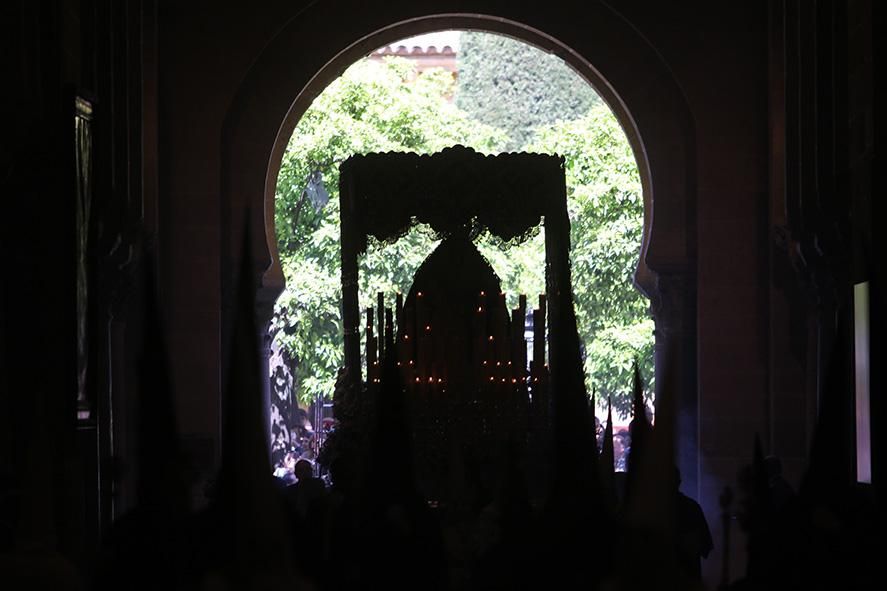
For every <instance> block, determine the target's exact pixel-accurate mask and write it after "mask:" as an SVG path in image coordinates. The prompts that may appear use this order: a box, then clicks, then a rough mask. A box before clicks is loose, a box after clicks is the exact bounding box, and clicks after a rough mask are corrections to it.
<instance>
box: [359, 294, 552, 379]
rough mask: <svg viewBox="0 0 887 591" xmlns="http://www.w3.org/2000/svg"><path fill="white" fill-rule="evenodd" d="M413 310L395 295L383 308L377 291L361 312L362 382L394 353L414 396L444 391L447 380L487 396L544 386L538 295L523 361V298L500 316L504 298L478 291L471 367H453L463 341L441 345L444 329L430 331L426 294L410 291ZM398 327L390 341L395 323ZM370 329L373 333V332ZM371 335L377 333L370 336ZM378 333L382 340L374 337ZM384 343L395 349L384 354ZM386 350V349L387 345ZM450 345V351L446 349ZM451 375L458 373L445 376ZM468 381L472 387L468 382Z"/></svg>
mask: <svg viewBox="0 0 887 591" xmlns="http://www.w3.org/2000/svg"><path fill="white" fill-rule="evenodd" d="M414 301H415V309H413V308H410V307H407V308H406V309H404V305H403V296H402V295H401V294H397V295H396V298H395V307H394V309H393V310H392V309H391V308H386V307H385V297H384V294H383V293H381V292H380V293H379V294H377V306H376V308H375V310H374V309H373V308H372V307H370V308H367V310H366V321H367V323H366V333H365V334H366V361H367V382H368V384H370V385H373V384H378V383H379V382H380V380H381V360H382V359H383V357H384V356H385V355H386V354H392V353H393V354H394V355H395V356H396V359H397V364H398V366H399V367H400V368H401V379H402V381H403V383H404V384H405V385H407V388H408V389H409V390H412V391H416V390H418V391H420V392H440V393H444V392H446V390H447V387H448V385H450V384H451V383H452V382H454V381H455V382H459V383H460V384H461V385H462V386H463V387H465V386H467V385H468V384H471V385H473V387H474V388H475V389H476V390H482V391H491V392H513V391H515V390H518V391H520V392H524V393H525V392H526V390H527V387H528V386H529V387H530V388H532V389H534V390H538V389H539V388H540V386H541V385H542V384H540V382H543V383H544V382H546V381H547V380H546V377H547V366H546V364H545V335H546V331H545V318H546V299H545V295H544V294H540V295H539V306H538V308H536V309H535V310H533V312H532V314H533V359H532V360H531V363H530V364H529V368H528V363H527V361H528V359H527V342H526V339H525V336H524V319H525V318H526V309H527V298H526V296H525V295H521V296H520V297H519V302H518V307H517V308H514V309H512V310H511V311H510V319H509V318H508V315H506V314H505V313H503V312H505V311H506V310H507V307H506V303H505V294H504V293H499V294H489V293H487V292H485V291H481V292H479V293H478V296H477V306H476V308H475V310H474V313H473V314H472V320H471V334H470V335H469V338H470V339H471V341H472V342H471V343H470V346H471V357H472V359H471V367H470V368H463V367H454V365H456V364H458V360H460V359H462V357H460V355H464V351H463V350H462V349H464V347H465V346H468V343H464V342H459V343H454V342H452V341H449V342H447V341H446V340H445V339H444V337H443V336H442V334H443V332H444V331H435V330H434V326H433V322H432V320H433V319H434V318H435V316H438V317H439V316H440V315H439V314H438V315H436V314H435V313H434V310H431V309H430V306H429V305H428V304H427V301H428V298H427V295H426V294H424V293H422V292H421V291H420V292H417V293H416V297H415V300H414ZM395 319H396V320H397V326H398V327H403V330H402V331H401V334H400V335H399V336H398V338H397V340H396V342H395V337H394V335H395V330H396V327H395V322H394V320H395ZM374 328H375V330H374ZM376 331H377V333H376ZM375 334H378V335H384V338H381V339H380V338H379V337H377V336H375ZM386 343H394V349H395V351H388V352H386V351H385V347H386ZM388 346H390V345H388ZM448 347H450V348H451V349H453V350H451V351H448V350H447V348H448ZM451 372H454V373H458V374H459V375H451ZM466 372H467V373H466ZM450 378H453V379H452V380H451V379H450ZM472 383H473V384H472Z"/></svg>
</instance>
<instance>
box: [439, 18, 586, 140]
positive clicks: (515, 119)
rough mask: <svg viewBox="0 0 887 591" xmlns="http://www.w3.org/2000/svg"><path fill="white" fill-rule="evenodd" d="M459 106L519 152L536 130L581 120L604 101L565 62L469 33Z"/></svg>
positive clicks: (462, 41)
mask: <svg viewBox="0 0 887 591" xmlns="http://www.w3.org/2000/svg"><path fill="white" fill-rule="evenodd" d="M459 43H460V49H459V56H458V60H459V81H458V89H457V92H456V104H457V105H458V106H459V107H460V108H461V109H463V110H465V111H466V112H467V113H468V114H469V115H470V116H471V117H472V118H474V119H476V120H477V121H480V122H482V123H486V124H487V125H492V126H494V127H498V128H499V129H502V130H504V131H505V132H506V133H508V137H509V141H508V144H507V146H506V149H508V150H520V149H521V148H523V146H525V145H527V143H529V142H530V141H532V139H533V133H534V130H535V129H536V128H539V127H540V126H543V125H548V124H552V123H555V122H557V121H560V120H562V121H567V120H571V119H577V118H579V117H582V116H584V115H585V114H586V113H588V111H589V109H591V107H592V106H594V105H596V104H600V103H601V100H600V98H599V97H598V95H597V93H596V92H594V90H593V89H592V88H591V87H590V86H589V85H588V83H587V82H585V80H583V79H582V77H581V76H579V75H578V74H577V73H576V72H575V71H573V70H572V69H571V68H570V67H569V66H568V65H567V64H566V63H565V62H564V61H563V60H561V59H560V58H558V57H556V56H554V55H551V54H548V53H546V52H544V51H542V50H540V49H538V48H536V47H533V46H532V45H528V44H526V43H523V42H521V41H517V40H515V39H511V38H509V37H503V36H501V35H490V34H489V33H482V32H475V31H466V32H463V33H462V35H461V38H460V42H459Z"/></svg>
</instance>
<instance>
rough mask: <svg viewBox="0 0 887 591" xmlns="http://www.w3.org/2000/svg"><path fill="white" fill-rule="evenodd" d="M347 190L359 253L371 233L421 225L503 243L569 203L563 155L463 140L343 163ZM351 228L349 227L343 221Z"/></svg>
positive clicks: (396, 233) (390, 237) (382, 236)
mask: <svg viewBox="0 0 887 591" xmlns="http://www.w3.org/2000/svg"><path fill="white" fill-rule="evenodd" d="M340 170H341V176H340V187H341V192H340V194H342V195H343V196H344V195H350V199H349V201H350V203H343V206H345V207H347V208H349V210H350V211H348V212H347V214H346V212H345V211H344V210H343V212H342V214H343V219H344V217H345V216H346V215H348V216H349V218H350V220H351V223H352V224H353V225H352V227H351V231H352V232H353V234H352V236H353V237H354V238H355V240H356V244H355V246H356V247H357V250H358V252H364V251H365V250H366V246H367V238H368V237H373V238H375V239H376V240H379V241H382V242H394V241H396V240H397V239H398V238H400V237H402V236H403V235H405V234H406V233H407V232H408V231H409V230H410V228H412V227H413V226H415V225H418V224H427V225H428V226H429V227H430V228H431V230H432V231H433V232H434V234H435V235H436V237H437V238H440V239H445V238H448V237H450V236H453V235H457V234H466V235H468V236H469V237H471V238H475V237H477V236H478V235H480V234H481V233H483V232H489V234H490V235H491V236H493V237H494V238H496V239H498V240H499V241H500V243H501V244H503V245H505V244H518V243H521V242H523V241H525V240H526V239H528V238H529V237H530V236H532V235H534V234H535V233H536V232H537V231H538V228H539V226H540V224H541V222H542V218H543V216H544V215H545V214H546V213H547V212H550V211H552V208H553V207H554V208H557V207H561V208H562V207H564V204H563V203H558V200H560V201H563V199H564V194H565V179H564V160H563V158H562V157H560V156H550V155H547V154H525V153H509V154H499V155H496V156H484V155H483V154H479V153H477V152H475V151H474V150H472V149H471V148H466V147H464V146H454V147H452V148H446V149H444V150H443V151H441V152H439V153H437V154H433V155H418V154H405V153H396V152H388V153H382V154H379V153H374V154H366V155H357V156H352V157H351V158H349V159H348V160H346V161H345V162H344V163H342V165H341V169H340ZM343 230H344V227H343Z"/></svg>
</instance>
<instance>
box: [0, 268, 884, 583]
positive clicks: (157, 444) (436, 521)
mask: <svg viewBox="0 0 887 591" xmlns="http://www.w3.org/2000/svg"><path fill="white" fill-rule="evenodd" d="M247 259H248V257H244V260H245V261H246V260H247ZM146 267H147V268H150V265H146ZM252 280H253V276H252V274H251V270H250V269H249V268H248V266H247V265H246V263H244V266H243V268H242V270H241V279H240V284H239V294H240V295H239V301H240V303H239V305H238V307H237V317H236V320H235V322H234V324H233V326H234V336H233V339H232V344H231V353H230V355H231V360H230V363H229V367H230V370H229V374H228V375H227V376H226V383H227V388H226V391H225V399H224V414H225V424H224V440H223V441H224V447H223V452H222V462H221V467H220V470H219V474H218V478H217V480H216V481H215V484H214V486H213V487H212V488H211V489H210V490H209V491H208V496H209V497H210V498H209V502H208V504H207V506H206V507H205V508H204V509H202V510H199V511H194V510H192V509H191V507H190V505H189V493H188V486H189V483H188V482H187V473H188V470H187V466H186V465H185V462H184V456H183V452H182V450H181V448H180V446H179V443H178V442H179V439H178V435H177V431H176V423H175V416H174V412H173V393H172V389H171V381H170V378H169V372H168V367H167V360H166V354H167V350H166V347H165V345H164V342H163V336H162V335H163V333H162V328H161V326H162V325H161V322H160V314H159V310H158V308H157V302H156V300H155V298H154V297H153V294H154V286H153V280H151V279H150V278H149V280H148V281H146V283H147V285H148V293H147V305H146V310H147V315H148V317H147V319H146V323H145V326H146V327H147V334H146V339H145V345H144V354H143V359H142V371H141V388H140V391H141V393H142V395H141V402H140V406H139V418H140V423H139V424H140V430H139V434H138V436H139V442H140V444H139V446H138V449H139V456H138V458H137V462H136V463H137V466H138V470H139V476H138V503H137V506H136V508H135V509H133V510H132V511H131V512H129V513H128V514H127V515H125V516H123V517H121V518H119V519H118V520H117V521H116V522H115V523H114V525H113V528H112V531H111V534H110V535H109V536H108V538H107V540H106V541H105V546H104V550H103V552H102V554H101V556H100V558H99V560H98V562H97V564H95V565H94V567H93V568H91V569H86V570H84V569H79V570H78V569H76V568H75V567H74V566H73V565H71V564H70V563H68V562H67V561H66V560H65V559H64V558H62V557H61V556H60V555H59V554H58V553H57V552H56V551H55V550H54V548H53V542H52V531H51V525H50V520H48V519H47V516H46V515H45V510H46V507H49V506H51V503H49V502H47V495H48V493H47V485H46V479H45V478H40V475H39V455H40V453H41V450H40V448H39V437H38V438H37V441H38V442H37V443H35V446H34V454H35V458H33V459H32V460H31V461H30V462H31V463H30V464H29V465H32V468H34V469H33V470H32V472H34V474H33V475H32V476H33V477H32V478H31V480H29V481H26V482H22V483H21V484H20V486H19V491H20V494H19V495H18V497H17V498H16V499H15V501H16V503H17V504H16V506H17V508H18V511H17V514H18V519H17V521H16V523H15V527H14V528H11V529H10V532H7V535H6V538H5V547H4V548H3V555H2V558H0V564H2V566H3V576H4V581H6V582H9V583H11V584H12V585H11V586H10V587H5V585H4V588H18V587H21V588H50V587H51V588H53V589H74V588H95V589H121V588H126V589H274V590H280V589H317V590H330V591H337V590H345V589H365V588H381V589H441V590H445V589H454V590H463V589H464V590H493V589H502V590H505V589H515V590H519V589H549V588H559V587H566V588H585V589H601V590H622V589H626V590H627V589H696V588H702V579H701V561H702V560H704V559H705V558H706V557H708V556H709V555H710V553H712V552H713V551H718V552H724V551H725V549H724V548H715V544H714V543H713V541H712V537H711V534H710V532H709V528H708V525H707V523H706V521H705V517H704V516H703V514H702V511H701V509H700V507H699V505H698V504H697V503H696V502H695V501H694V500H693V499H691V498H689V497H687V496H686V495H684V494H683V493H681V492H680V474H679V472H677V470H676V468H675V467H674V462H673V453H674V452H673V448H674V443H673V442H674V432H673V429H674V423H675V421H674V408H673V401H672V400H671V398H670V392H669V384H668V371H666V372H665V374H666V383H665V385H664V387H663V388H662V392H663V394H662V395H661V396H660V399H659V400H658V401H657V414H656V425H655V428H654V427H653V426H652V425H651V424H650V422H649V421H648V418H647V415H646V412H645V408H644V403H643V399H642V396H641V387H640V379H639V376H638V375H637V373H636V374H635V375H636V377H635V383H634V396H635V398H634V401H635V402H634V404H635V413H634V419H633V421H632V424H631V428H630V431H631V433H630V434H631V447H630V453H629V455H628V458H629V461H628V466H627V470H628V471H627V473H625V474H620V473H618V472H615V471H614V433H613V421H612V416H608V418H607V421H606V425H605V428H604V429H603V433H602V435H600V439H601V444H600V449H598V445H597V443H596V441H597V439H598V437H599V436H598V434H597V433H596V432H595V425H594V424H593V423H592V421H590V420H586V419H588V417H589V413H587V412H582V413H579V414H576V413H572V414H570V415H567V414H566V413H565V412H563V411H561V414H560V415H558V414H555V424H556V425H558V426H559V427H560V429H561V432H560V434H555V436H554V437H553V438H552V441H551V444H550V453H551V454H552V455H551V457H550V458H549V461H550V469H548V470H546V469H544V467H543V466H541V465H539V461H538V459H533V458H529V459H528V458H527V457H526V456H525V455H523V456H522V455H521V452H520V450H521V449H522V448H521V446H519V445H507V446H504V447H503V449H502V450H501V451H500V453H499V458H500V462H499V463H500V466H501V467H500V469H499V470H497V471H495V473H490V472H489V471H485V470H484V469H482V468H481V467H479V465H478V464H477V462H475V461H473V460H472V458H471V456H470V454H466V453H462V454H460V453H458V450H457V453H456V455H457V456H458V457H459V458H460V459H459V461H458V462H455V463H454V465H455V466H456V468H455V469H453V470H452V472H453V473H452V474H450V475H449V480H450V482H451V488H452V491H453V492H454V494H452V495H451V497H450V498H452V499H453V501H452V502H451V503H449V504H447V505H446V506H435V505H433V504H429V503H428V500H427V499H425V498H422V496H421V495H420V494H419V493H418V492H417V488H416V485H415V482H414V466H413V465H412V456H411V454H410V433H409V429H408V426H407V421H406V415H405V400H404V397H403V390H402V388H401V387H400V385H399V373H398V371H397V368H396V366H395V360H394V359H391V358H388V359H385V360H384V361H383V363H384V367H383V373H382V387H381V388H380V389H379V391H378V393H377V397H378V398H377V400H376V401H375V405H374V407H375V409H376V415H375V417H374V419H373V421H372V422H371V423H370V424H371V427H370V428H368V429H363V430H360V431H351V432H349V430H348V429H349V426H348V422H347V421H345V422H344V423H343V427H342V429H339V430H337V431H336V433H335V434H334V436H335V437H338V438H340V439H341V438H350V440H351V444H350V446H340V447H339V450H340V452H339V453H338V454H336V455H334V456H333V457H329V456H327V457H322V458H321V460H322V461H324V462H327V464H328V468H329V471H330V476H331V486H329V487H328V486H327V485H326V483H325V482H324V481H322V480H321V479H319V478H317V477H316V475H315V473H314V471H313V467H312V465H311V463H310V462H308V461H305V460H299V461H296V462H295V464H294V467H293V473H294V475H295V479H294V480H295V482H294V483H286V484H289V485H288V486H281V485H280V484H279V483H277V482H275V478H274V476H272V470H271V464H270V462H269V454H268V447H267V440H266V427H265V424H264V422H263V409H262V407H261V404H262V403H261V398H260V396H258V395H257V393H258V392H259V391H260V389H261V380H263V379H267V376H264V375H263V371H264V368H263V367H262V365H261V363H260V361H259V355H258V347H257V335H258V331H257V328H256V326H255V322H254V315H253V310H254V303H253V299H252V298H253V294H254V293H255V289H254V285H253V282H252ZM836 358H837V356H836ZM840 371H841V368H840V367H837V365H836V366H835V367H833V368H832V372H831V374H832V375H833V376H840V375H841V374H840ZM345 383H347V380H344V379H342V380H340V387H344V386H342V384H345ZM840 384H841V380H840V379H839V378H838V377H835V379H834V380H833V383H831V384H830V385H829V389H828V398H827V399H826V400H824V402H823V404H824V407H825V408H826V410H827V409H828V408H829V405H834V404H835V403H836V401H837V399H838V398H839V397H840V396H841V395H842V394H843V392H842V390H841V386H840ZM340 395H341V396H347V395H348V393H340ZM351 395H353V393H351ZM555 399H556V397H555ZM579 415H581V417H580V416H579ZM592 416H593V415H592ZM821 416H822V419H821V420H822V421H823V424H822V425H820V428H819V430H818V432H817V434H816V437H815V441H814V444H813V447H812V451H811V456H810V459H809V466H808V469H807V472H806V476H805V478H804V481H803V484H802V486H801V487H800V490H799V491H798V492H797V493H795V491H793V490H792V487H791V486H790V485H789V484H788V482H787V481H786V480H785V478H784V477H783V476H782V473H781V465H780V462H779V460H778V458H775V457H764V456H763V454H762V452H761V449H760V445H759V444H756V445H755V446H754V448H753V449H754V451H753V453H752V454H751V455H750V462H749V465H748V467H747V468H746V469H745V470H743V471H742V473H741V474H740V475H739V478H738V480H737V487H738V489H737V490H738V495H737V496H738V500H737V503H736V506H737V508H736V509H735V510H734V509H729V500H728V502H727V503H726V504H725V506H727V509H725V510H728V511H732V512H733V513H735V514H736V515H737V517H738V523H739V525H740V527H742V528H743V529H744V530H746V532H747V534H748V535H747V539H748V549H747V552H748V556H749V560H748V569H747V572H746V573H745V574H744V576H741V577H739V578H738V579H737V580H736V581H735V582H730V581H727V580H724V581H722V583H721V587H722V588H729V589H736V590H746V589H752V590H755V589H872V588H876V587H877V582H878V581H879V579H880V577H879V572H878V566H879V565H878V558H879V557H880V554H879V553H878V550H879V537H880V536H881V535H882V532H883V531H884V529H883V525H884V522H883V515H882V514H881V512H880V509H879V508H878V507H877V506H876V505H875V502H874V499H873V498H872V497H871V496H870V492H869V491H868V490H867V489H866V488H864V487H862V486H861V485H855V484H853V482H852V479H848V478H847V477H846V475H844V474H838V473H836V470H838V466H840V465H841V464H840V462H838V461H836V456H837V455H840V453H842V451H841V450H840V449H837V447H839V445H840V442H841V441H843V439H842V438H840V437H837V436H836V434H835V433H834V432H833V426H831V425H826V424H825V421H828V420H829V414H828V413H827V412H823V413H822V415H821ZM382 417H384V423H383V420H382ZM582 417H584V418H582ZM571 421H572V422H571ZM617 439H618V438H617ZM456 447H457V446H456ZM750 447H752V446H750ZM342 450H344V451H342ZM540 485H541V487H542V488H544V489H545V490H546V491H547V493H546V495H545V498H544V500H543V502H541V503H540V502H534V501H533V500H532V499H533V495H531V494H530V491H532V490H537V489H538V488H540ZM41 511H43V512H44V513H41ZM728 521H729V520H728Z"/></svg>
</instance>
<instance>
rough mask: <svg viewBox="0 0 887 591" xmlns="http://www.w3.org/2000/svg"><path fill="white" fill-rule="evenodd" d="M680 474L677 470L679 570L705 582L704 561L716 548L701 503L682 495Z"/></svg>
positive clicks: (675, 489) (676, 513)
mask: <svg viewBox="0 0 887 591" xmlns="http://www.w3.org/2000/svg"><path fill="white" fill-rule="evenodd" d="M680 486H681V472H680V470H678V469H677V468H675V469H674V493H675V503H676V505H677V506H676V510H675V535H676V547H675V550H676V552H677V562H678V568H680V569H681V571H682V572H683V574H684V575H685V576H686V577H687V578H688V579H690V580H693V581H700V580H701V579H702V559H703V558H707V557H708V555H709V553H710V552H711V551H712V549H713V548H714V544H713V543H712V539H711V531H710V530H709V529H708V522H706V520H705V515H704V514H703V512H702V507H700V506H699V503H697V502H696V501H694V500H693V499H691V498H690V497H688V496H687V495H685V494H684V493H682V492H681V491H680Z"/></svg>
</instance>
